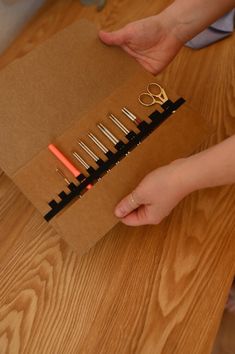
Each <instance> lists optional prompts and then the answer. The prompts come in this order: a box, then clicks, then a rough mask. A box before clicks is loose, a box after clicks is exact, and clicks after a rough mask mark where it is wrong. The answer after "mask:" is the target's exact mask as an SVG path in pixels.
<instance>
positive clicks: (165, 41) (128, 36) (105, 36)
mask: <svg viewBox="0 0 235 354" xmlns="http://www.w3.org/2000/svg"><path fill="white" fill-rule="evenodd" d="M174 26H175V20H174V18H173V17H171V16H170V15H169V14H167V15H165V14H164V13H162V14H160V15H157V16H152V17H148V18H145V19H143V20H140V21H136V22H132V23H130V24H128V25H126V26H125V27H123V28H122V29H120V30H118V31H115V32H110V33H108V32H104V31H100V32H99V37H100V39H101V40H102V41H103V42H104V43H105V44H107V45H116V46H120V47H121V48H122V49H123V50H125V51H126V52H127V53H128V54H130V55H131V56H133V57H134V58H135V59H136V60H137V61H138V62H139V63H140V64H141V65H142V66H143V67H144V68H145V69H146V70H148V71H149V72H151V73H152V74H155V75H156V74H157V73H159V72H160V71H161V70H162V69H164V68H165V67H166V66H167V65H168V64H169V63H170V61H171V60H172V59H173V58H174V57H175V56H176V54H177V53H178V51H179V50H180V48H181V47H182V46H183V42H182V41H181V40H180V39H178V38H177V36H176V35H175V32H174Z"/></svg>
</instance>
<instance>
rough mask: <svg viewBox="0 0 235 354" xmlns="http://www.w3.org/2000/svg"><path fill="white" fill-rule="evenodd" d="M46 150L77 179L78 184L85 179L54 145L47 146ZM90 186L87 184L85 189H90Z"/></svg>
mask: <svg viewBox="0 0 235 354" xmlns="http://www.w3.org/2000/svg"><path fill="white" fill-rule="evenodd" d="M48 149H49V150H50V151H51V152H52V154H53V155H54V156H55V157H56V158H57V159H58V160H59V161H60V162H61V163H62V164H63V165H64V166H65V167H66V168H67V169H68V170H69V171H70V172H71V173H72V175H73V176H74V177H76V178H77V180H78V181H79V182H83V181H84V179H85V178H86V177H85V176H84V175H83V174H82V173H81V172H80V171H79V170H78V169H77V168H76V167H75V166H74V165H73V164H72V163H71V162H70V161H69V160H68V159H67V157H65V156H64V154H63V153H62V152H61V151H60V150H59V149H58V148H57V147H56V146H55V145H54V144H50V145H48ZM91 187H92V185H91V184H89V185H88V186H87V187H86V188H87V189H91Z"/></svg>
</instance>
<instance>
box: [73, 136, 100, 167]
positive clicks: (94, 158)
mask: <svg viewBox="0 0 235 354" xmlns="http://www.w3.org/2000/svg"><path fill="white" fill-rule="evenodd" d="M77 142H78V145H80V146H81V148H82V149H83V150H84V151H86V153H87V154H88V155H89V156H90V157H91V158H92V159H93V160H94V161H95V162H97V161H98V160H99V157H98V156H97V155H96V154H95V153H94V152H93V151H92V150H91V149H90V148H89V147H88V146H87V145H86V144H84V143H83V142H82V141H81V140H78V141H77Z"/></svg>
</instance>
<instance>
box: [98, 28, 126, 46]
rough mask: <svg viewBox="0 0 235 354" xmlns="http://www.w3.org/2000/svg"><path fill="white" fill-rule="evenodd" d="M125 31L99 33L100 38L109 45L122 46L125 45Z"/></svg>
mask: <svg viewBox="0 0 235 354" xmlns="http://www.w3.org/2000/svg"><path fill="white" fill-rule="evenodd" d="M124 37H125V31H124V30H123V29H120V30H118V31H114V32H105V31H100V32H99V38H100V39H101V41H102V42H104V43H105V44H107V45H122V44H123V43H124Z"/></svg>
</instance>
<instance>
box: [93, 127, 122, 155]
mask: <svg viewBox="0 0 235 354" xmlns="http://www.w3.org/2000/svg"><path fill="white" fill-rule="evenodd" d="M97 127H98V128H99V129H100V131H101V132H102V133H103V134H104V135H105V136H106V137H107V138H108V139H109V140H110V141H111V142H112V143H113V145H114V146H115V148H116V149H117V150H122V149H123V148H124V147H125V144H124V142H123V141H122V140H118V139H117V138H116V137H115V136H114V135H113V133H111V132H110V131H109V129H108V128H106V127H105V126H104V125H103V124H102V123H99V124H98V125H97Z"/></svg>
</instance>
